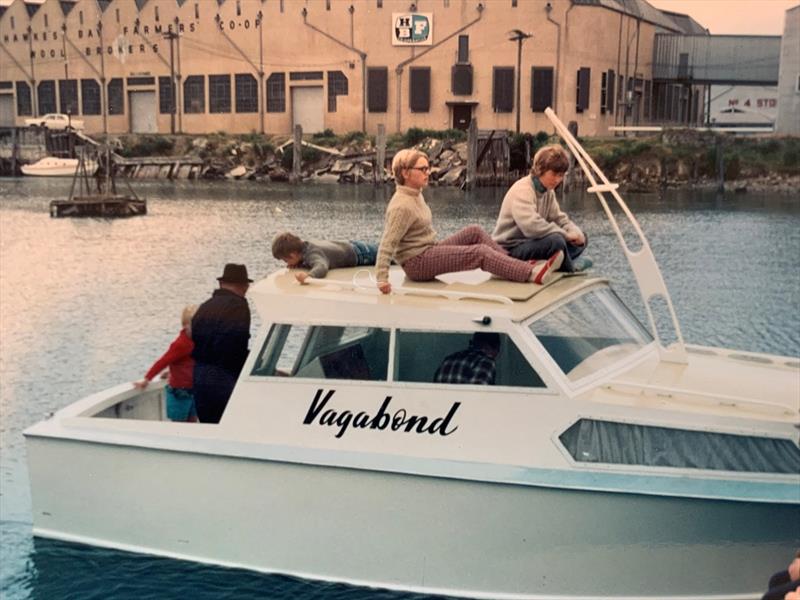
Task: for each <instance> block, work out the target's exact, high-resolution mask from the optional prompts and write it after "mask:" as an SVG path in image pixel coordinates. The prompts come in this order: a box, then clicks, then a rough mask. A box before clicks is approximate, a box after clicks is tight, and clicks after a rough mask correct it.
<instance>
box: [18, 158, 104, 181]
mask: <svg viewBox="0 0 800 600" xmlns="http://www.w3.org/2000/svg"><path fill="white" fill-rule="evenodd" d="M44 160H47V161H48V162H44ZM78 164H79V161H78V159H77V158H59V159H55V158H52V157H49V158H48V159H43V160H42V161H39V162H35V163H32V164H30V165H22V166H21V167H20V170H21V171H22V174H23V175H32V176H35V177H72V176H73V175H75V171H77V169H78ZM85 165H86V174H87V175H89V176H92V175H94V174H95V172H96V171H97V163H96V162H94V161H86V162H85Z"/></svg>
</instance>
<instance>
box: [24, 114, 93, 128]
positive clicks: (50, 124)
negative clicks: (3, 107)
mask: <svg viewBox="0 0 800 600" xmlns="http://www.w3.org/2000/svg"><path fill="white" fill-rule="evenodd" d="M25 125H26V126H27V127H46V128H47V129H68V128H72V129H83V121H81V120H80V119H76V118H74V117H70V116H69V115H65V114H62V113H48V114H46V115H42V116H41V117H33V118H31V119H25Z"/></svg>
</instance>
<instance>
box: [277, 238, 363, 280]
mask: <svg viewBox="0 0 800 600" xmlns="http://www.w3.org/2000/svg"><path fill="white" fill-rule="evenodd" d="M377 254H378V246H376V245H375V244H370V243H368V242H362V241H356V240H353V241H327V240H301V239H300V238H299V237H297V236H296V235H295V234H293V233H290V232H288V231H284V232H283V233H279V234H278V235H276V236H275V238H274V239H273V240H272V256H274V257H275V258H277V259H278V260H282V261H284V262H285V263H286V265H287V266H288V267H289V268H290V269H304V270H302V271H298V272H296V273H295V274H294V276H295V278H296V279H297V281H299V282H300V283H306V282H307V280H308V279H309V278H314V279H322V278H323V277H325V276H326V275H327V274H328V270H329V269H341V268H345V267H360V266H368V265H369V266H371V265H374V264H375V257H376V256H377Z"/></svg>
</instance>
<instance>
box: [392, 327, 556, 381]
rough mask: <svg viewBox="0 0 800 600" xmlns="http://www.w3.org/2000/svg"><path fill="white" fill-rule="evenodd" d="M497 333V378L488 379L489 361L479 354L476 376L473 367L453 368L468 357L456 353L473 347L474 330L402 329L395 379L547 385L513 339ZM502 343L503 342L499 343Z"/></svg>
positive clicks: (398, 341)
mask: <svg viewBox="0 0 800 600" xmlns="http://www.w3.org/2000/svg"><path fill="white" fill-rule="evenodd" d="M496 335H497V338H498V339H497V341H495V342H492V344H495V348H496V352H497V355H496V357H495V359H494V378H493V381H487V380H486V377H485V374H483V372H484V371H485V370H486V366H485V362H484V361H482V360H480V358H479V357H478V358H477V359H476V360H475V361H474V362H472V363H471V364H472V365H476V364H477V365H478V368H477V369H476V370H477V371H478V373H475V374H474V377H473V376H472V375H471V374H468V371H469V370H470V369H465V370H463V371H461V373H460V374H459V373H456V372H455V369H454V368H453V367H454V365H455V364H456V361H458V360H461V359H464V358H465V357H464V356H463V355H459V356H453V355H454V354H455V353H460V352H462V351H465V350H467V349H469V348H470V347H471V343H472V340H473V332H452V331H411V330H398V331H397V340H396V358H395V374H394V379H395V380H396V381H411V382H416V383H475V384H476V385H509V386H517V387H520V386H521V387H535V388H543V387H545V384H544V382H543V381H542V379H541V378H540V377H539V375H538V374H537V373H536V371H534V370H533V368H532V367H531V366H530V364H528V361H527V360H525V357H524V356H522V353H521V352H520V351H519V349H518V348H517V346H516V345H515V344H514V342H513V341H512V340H511V338H509V337H508V335H507V334H505V333H500V334H496ZM498 342H499V345H496V344H497V343H498ZM448 357H450V360H448V362H447V365H445V364H443V363H444V362H445V359H446V358H448ZM470 358H472V357H466V360H467V361H469V359H470ZM440 367H441V369H440ZM445 371H450V375H447V374H445ZM466 379H472V381H466ZM442 380H446V381H445V382H442ZM484 382H485V383H484Z"/></svg>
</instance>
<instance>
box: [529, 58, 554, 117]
mask: <svg viewBox="0 0 800 600" xmlns="http://www.w3.org/2000/svg"><path fill="white" fill-rule="evenodd" d="M553 79H554V74H553V67H531V110H532V111H533V112H544V109H546V108H547V107H548V106H553Z"/></svg>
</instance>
